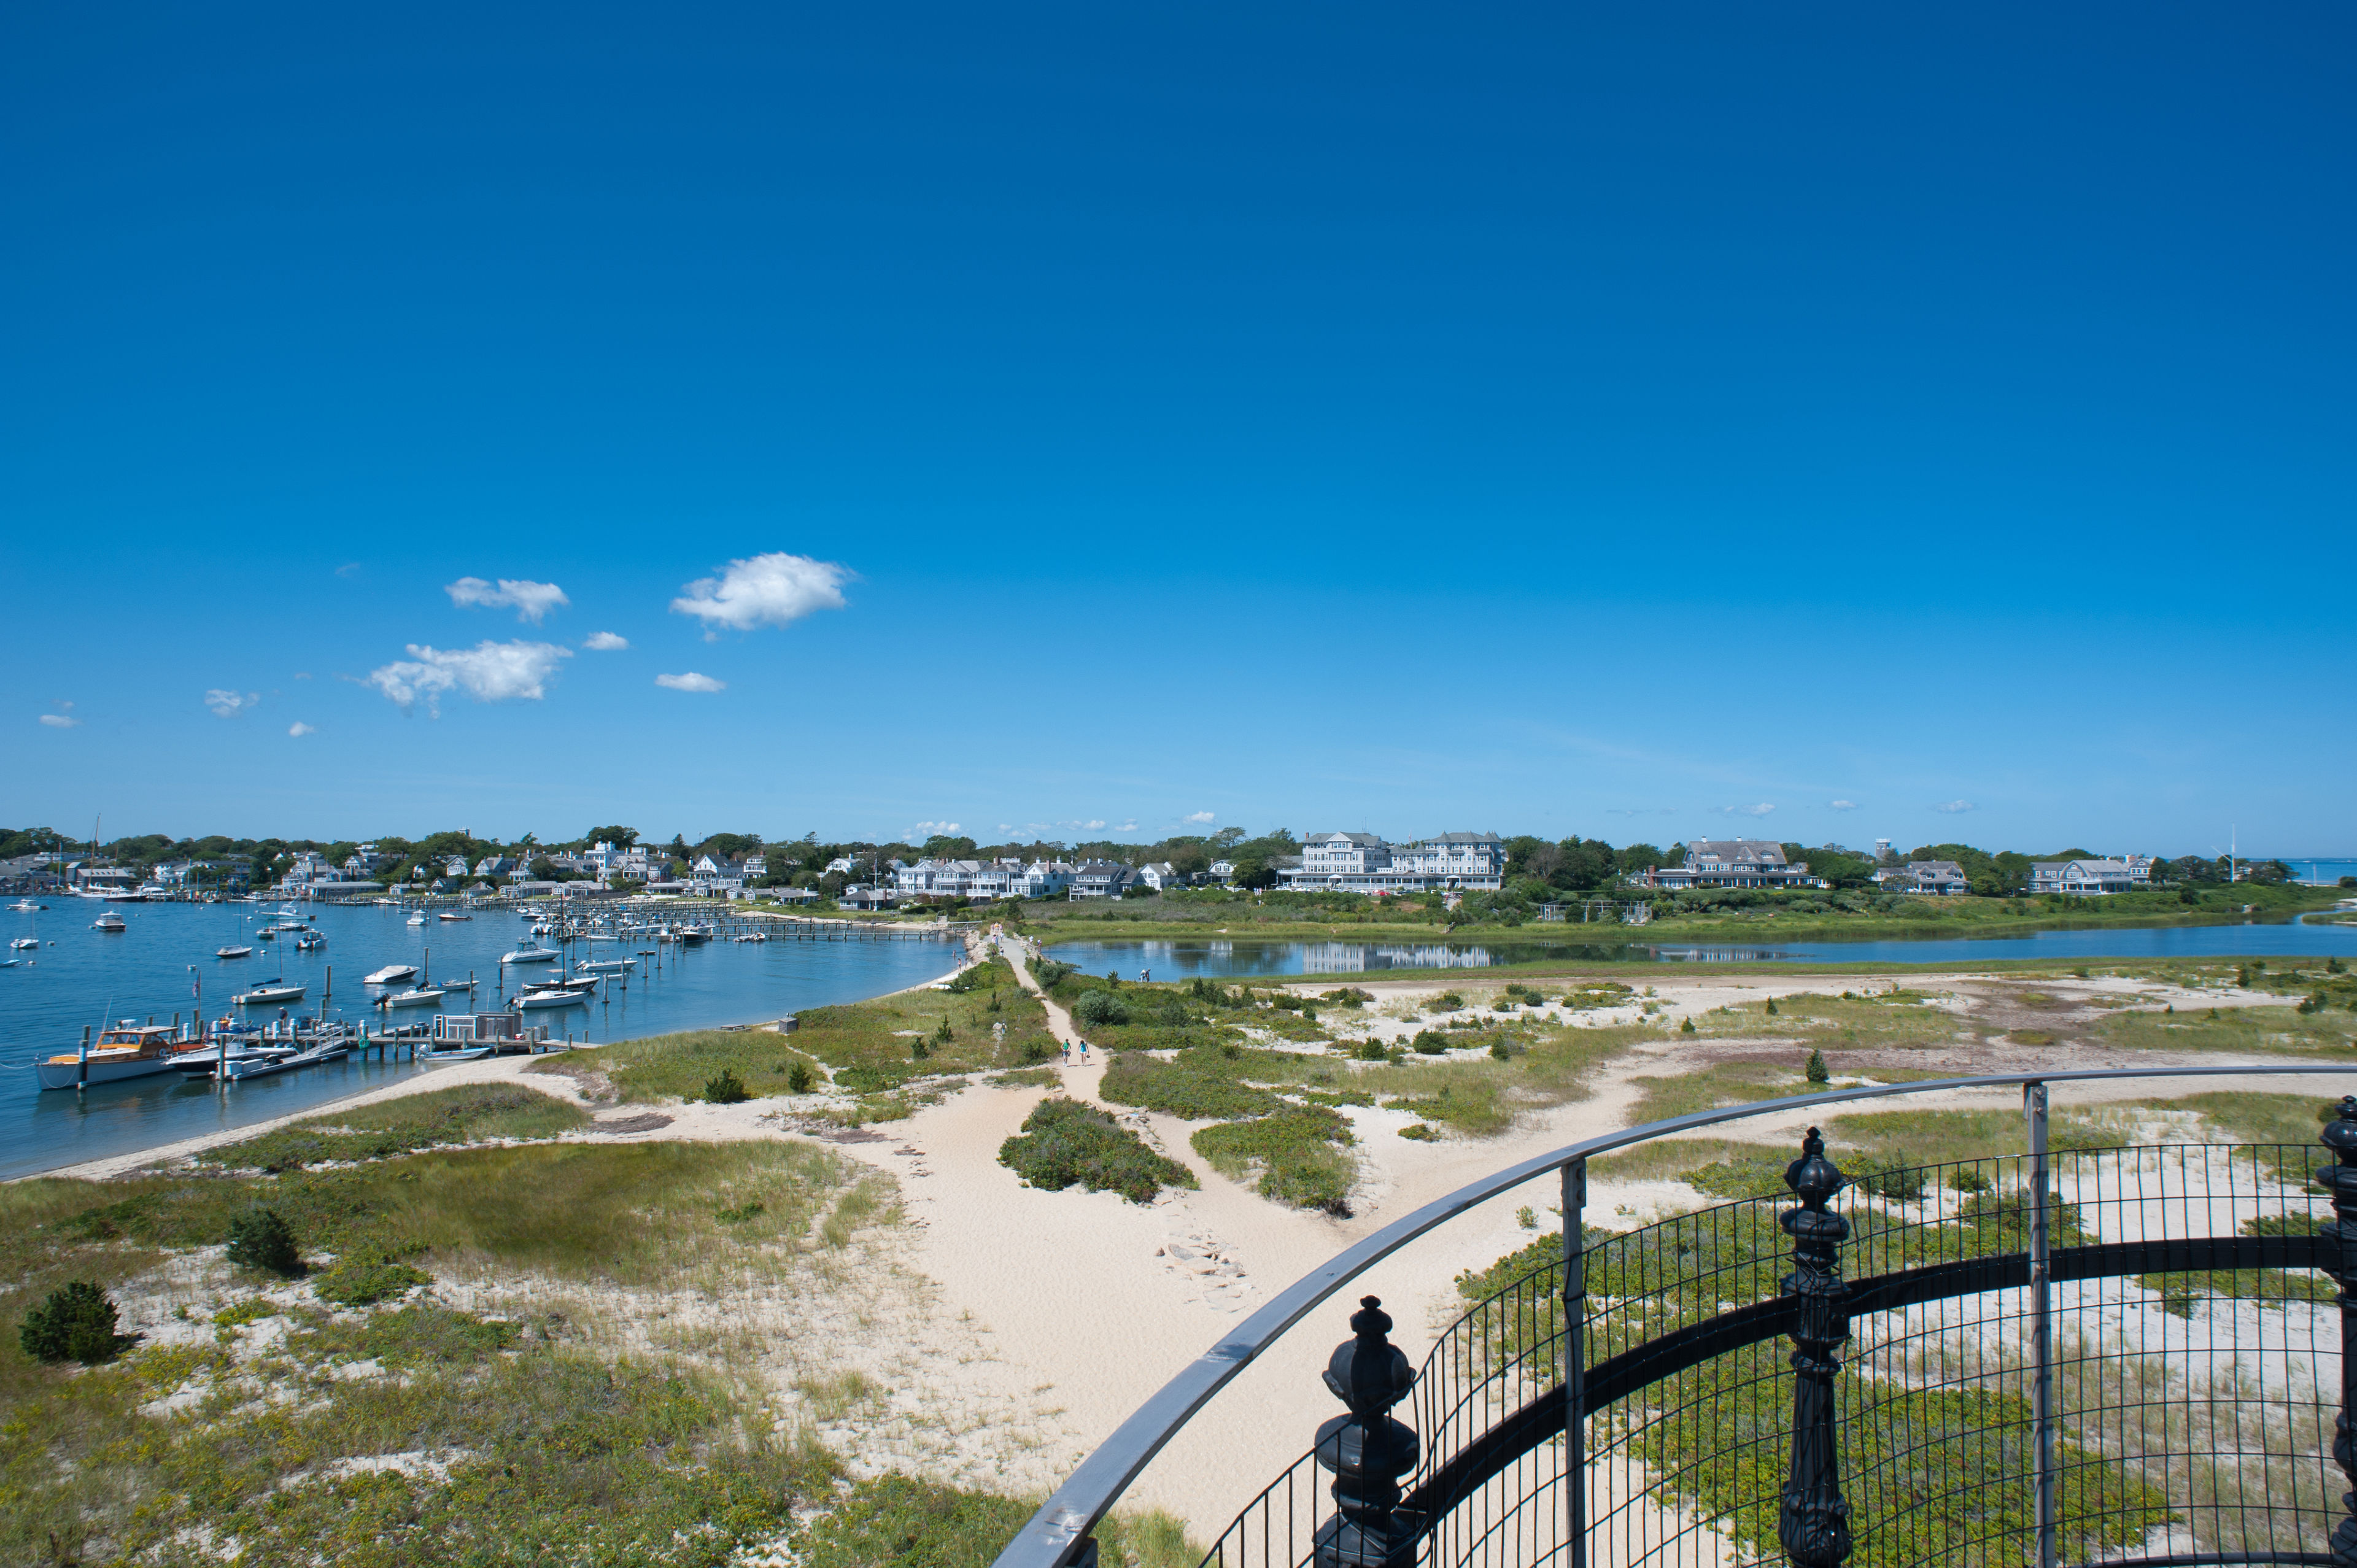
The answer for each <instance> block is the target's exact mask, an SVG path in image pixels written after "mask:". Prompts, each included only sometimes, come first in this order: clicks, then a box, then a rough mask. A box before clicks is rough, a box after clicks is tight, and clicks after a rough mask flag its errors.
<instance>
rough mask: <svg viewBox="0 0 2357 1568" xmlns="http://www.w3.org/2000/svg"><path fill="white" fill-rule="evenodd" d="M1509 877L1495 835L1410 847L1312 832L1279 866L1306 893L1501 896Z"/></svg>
mask: <svg viewBox="0 0 2357 1568" xmlns="http://www.w3.org/2000/svg"><path fill="white" fill-rule="evenodd" d="M1289 858H1290V857H1289ZM1214 869H1215V870H1216V869H1217V868H1216V867H1215V868H1214ZM1230 869H1231V871H1232V870H1233V867H1231V868H1230ZM1505 875H1506V845H1505V841H1504V840H1503V839H1501V838H1500V837H1499V836H1498V835H1497V834H1495V833H1440V834H1437V835H1436V836H1434V837H1432V838H1428V839H1418V840H1417V841H1415V843H1409V844H1390V843H1384V842H1383V839H1381V838H1379V837H1377V836H1376V835H1375V834H1373V833H1350V832H1332V833H1312V834H1310V835H1309V836H1308V838H1306V839H1304V840H1303V841H1302V843H1301V854H1300V855H1299V856H1298V857H1297V859H1294V860H1293V863H1292V864H1287V863H1286V861H1283V860H1281V861H1280V862H1279V863H1278V866H1277V882H1278V884H1279V886H1285V887H1289V888H1297V889H1300V890H1302V891H1306V892H1331V893H1366V894H1385V893H1420V892H1426V891H1430V890H1433V889H1458V890H1472V891H1477V892H1495V891H1497V890H1498V888H1500V887H1501V886H1504V882H1505Z"/></svg>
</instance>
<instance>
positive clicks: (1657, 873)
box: [1630, 839, 1824, 890]
mask: <svg viewBox="0 0 2357 1568" xmlns="http://www.w3.org/2000/svg"><path fill="white" fill-rule="evenodd" d="M1630 880H1631V881H1632V882H1634V883H1636V884H1637V885H1638V886H1642V887H1661V888H1667V889H1673V890H1674V889H1678V888H1685V887H1808V886H1824V884H1823V883H1822V882H1821V881H1819V880H1818V879H1817V878H1815V877H1813V876H1811V875H1809V863H1808V862H1807V861H1805V860H1797V861H1791V862H1787V861H1786V860H1785V858H1784V846H1783V845H1782V844H1780V843H1770V842H1769V841H1768V840H1766V839H1696V840H1695V842H1694V843H1690V844H1688V845H1687V846H1686V855H1685V861H1684V864H1683V865H1659V866H1655V867H1653V868H1652V869H1651V870H1649V871H1641V872H1639V873H1637V874H1636V875H1634V876H1632V877H1631V878H1630Z"/></svg>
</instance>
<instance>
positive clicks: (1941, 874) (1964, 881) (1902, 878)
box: [1872, 860, 1973, 897]
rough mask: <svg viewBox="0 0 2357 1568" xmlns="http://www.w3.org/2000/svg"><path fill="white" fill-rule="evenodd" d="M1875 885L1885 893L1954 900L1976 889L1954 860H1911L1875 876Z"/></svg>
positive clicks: (1880, 871)
mask: <svg viewBox="0 0 2357 1568" xmlns="http://www.w3.org/2000/svg"><path fill="white" fill-rule="evenodd" d="M1872 880H1873V882H1874V884H1875V886H1878V887H1879V888H1881V889H1882V890H1883V891H1884V892H1886V893H1930V894H1934V895H1938V896H1941V897H1952V896H1953V895H1956V894H1960V893H1969V892H1971V891H1972V890H1973V887H1972V878H1970V877H1968V876H1966V875H1964V867H1963V866H1961V865H1957V864H1956V863H1955V862H1954V861H1953V860H1910V861H1909V862H1908V863H1907V864H1906V865H1903V866H1900V865H1887V866H1884V867H1883V868H1882V869H1881V870H1879V871H1877V872H1876V873H1874V875H1873V877H1872Z"/></svg>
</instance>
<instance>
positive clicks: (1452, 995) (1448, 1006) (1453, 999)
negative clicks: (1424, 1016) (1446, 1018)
mask: <svg viewBox="0 0 2357 1568" xmlns="http://www.w3.org/2000/svg"><path fill="white" fill-rule="evenodd" d="M1432 1005H1433V1007H1434V1008H1435V1009H1436V1010H1437V1011H1438V1012H1442V1013H1454V1012H1456V1011H1457V1010H1458V1008H1460V1007H1462V1006H1464V1005H1465V998H1464V997H1462V996H1459V995H1458V993H1456V992H1454V991H1444V992H1442V993H1440V994H1439V995H1437V996H1436V997H1434V998H1433V999H1432Z"/></svg>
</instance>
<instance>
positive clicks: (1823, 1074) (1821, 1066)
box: [1802, 1050, 1834, 1083]
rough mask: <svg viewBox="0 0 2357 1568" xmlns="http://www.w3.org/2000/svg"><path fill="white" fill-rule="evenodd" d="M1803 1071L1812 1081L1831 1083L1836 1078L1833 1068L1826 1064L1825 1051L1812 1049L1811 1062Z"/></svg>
mask: <svg viewBox="0 0 2357 1568" xmlns="http://www.w3.org/2000/svg"><path fill="white" fill-rule="evenodd" d="M1802 1071H1803V1076H1804V1077H1805V1078H1807V1079H1808V1080H1809V1081H1810V1082H1811V1083H1831V1082H1832V1081H1833V1080H1834V1073H1833V1069H1831V1068H1829V1067H1827V1066H1826V1065H1825V1053H1824V1052H1823V1051H1819V1050H1812V1051H1811V1052H1810V1053H1809V1064H1808V1066H1807V1067H1806V1068H1804V1069H1802Z"/></svg>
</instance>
